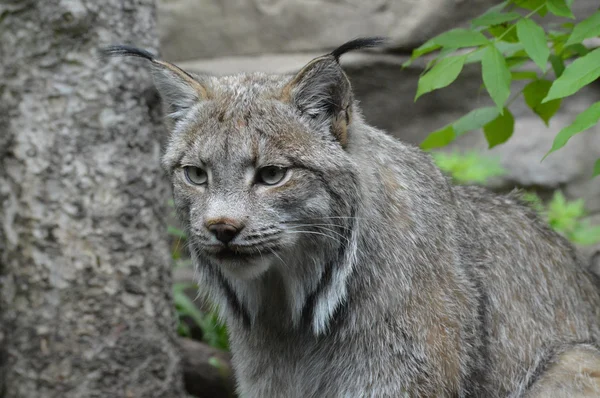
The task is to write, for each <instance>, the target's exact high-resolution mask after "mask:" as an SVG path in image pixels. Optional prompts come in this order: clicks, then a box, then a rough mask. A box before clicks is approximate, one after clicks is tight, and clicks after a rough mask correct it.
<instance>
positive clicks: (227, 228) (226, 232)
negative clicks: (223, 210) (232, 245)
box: [208, 223, 243, 243]
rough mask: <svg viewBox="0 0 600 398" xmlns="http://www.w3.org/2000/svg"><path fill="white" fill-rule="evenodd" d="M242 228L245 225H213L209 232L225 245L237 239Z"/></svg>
mask: <svg viewBox="0 0 600 398" xmlns="http://www.w3.org/2000/svg"><path fill="white" fill-rule="evenodd" d="M242 228H243V225H241V224H237V225H233V224H226V223H217V224H211V225H209V226H208V230H209V231H210V232H212V233H213V235H215V237H216V238H217V239H218V240H219V241H221V242H223V243H229V242H231V241H232V240H233V238H235V237H236V236H237V234H239V233H240V231H241V230H242Z"/></svg>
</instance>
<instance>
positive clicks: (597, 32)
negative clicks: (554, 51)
mask: <svg viewBox="0 0 600 398" xmlns="http://www.w3.org/2000/svg"><path fill="white" fill-rule="evenodd" d="M596 36H600V11H596V12H595V13H594V14H592V16H591V17H589V18H587V19H584V20H583V21H581V22H579V23H578V24H577V25H575V28H573V33H571V36H569V40H567V43H566V44H565V45H566V46H570V45H571V44H576V43H581V42H582V41H584V40H585V39H589V38H591V37H596Z"/></svg>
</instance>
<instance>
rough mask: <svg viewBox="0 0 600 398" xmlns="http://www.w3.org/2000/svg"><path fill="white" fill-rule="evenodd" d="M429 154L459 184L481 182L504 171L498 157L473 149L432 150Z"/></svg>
mask: <svg viewBox="0 0 600 398" xmlns="http://www.w3.org/2000/svg"><path fill="white" fill-rule="evenodd" d="M431 155H432V156H433V159H434V160H435V162H436V164H437V165H438V167H439V168H440V169H442V171H444V172H446V173H447V174H449V175H450V176H451V177H452V178H453V179H454V181H455V182H457V183H459V184H466V183H476V184H483V183H485V182H487V181H488V180H489V179H490V178H492V177H496V176H501V175H503V174H505V173H506V171H505V170H504V169H503V168H502V166H500V161H499V160H498V159H496V158H490V157H484V156H481V155H480V154H479V153H477V152H475V151H471V152H465V153H460V152H457V151H455V152H451V153H445V152H433V153H432V154H431Z"/></svg>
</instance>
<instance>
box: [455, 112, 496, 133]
mask: <svg viewBox="0 0 600 398" xmlns="http://www.w3.org/2000/svg"><path fill="white" fill-rule="evenodd" d="M499 114H500V111H499V110H498V108H496V107H495V106H487V107H483V108H477V109H474V110H472V111H471V112H469V113H467V114H466V115H465V116H463V117H461V118H460V119H458V120H457V121H456V122H454V123H453V124H452V126H453V127H454V132H455V134H456V136H459V135H462V134H464V133H466V132H468V131H473V130H477V129H480V128H482V127H483V126H485V125H486V124H488V123H489V122H491V121H492V120H494V119H495V118H496V117H497V116H498V115H499Z"/></svg>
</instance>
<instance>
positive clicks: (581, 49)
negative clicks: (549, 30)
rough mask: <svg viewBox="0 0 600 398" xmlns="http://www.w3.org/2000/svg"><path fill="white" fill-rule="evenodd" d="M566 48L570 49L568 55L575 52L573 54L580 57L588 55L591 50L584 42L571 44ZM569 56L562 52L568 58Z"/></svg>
mask: <svg viewBox="0 0 600 398" xmlns="http://www.w3.org/2000/svg"><path fill="white" fill-rule="evenodd" d="M565 50H566V51H568V53H567V56H570V55H571V54H569V53H573V54H576V55H579V56H580V57H585V56H586V55H588V54H589V53H590V50H589V49H588V48H587V47H586V46H584V45H583V44H571V45H570V46H568V47H566V46H565ZM567 56H565V55H564V54H562V57H565V58H566V57H567Z"/></svg>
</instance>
